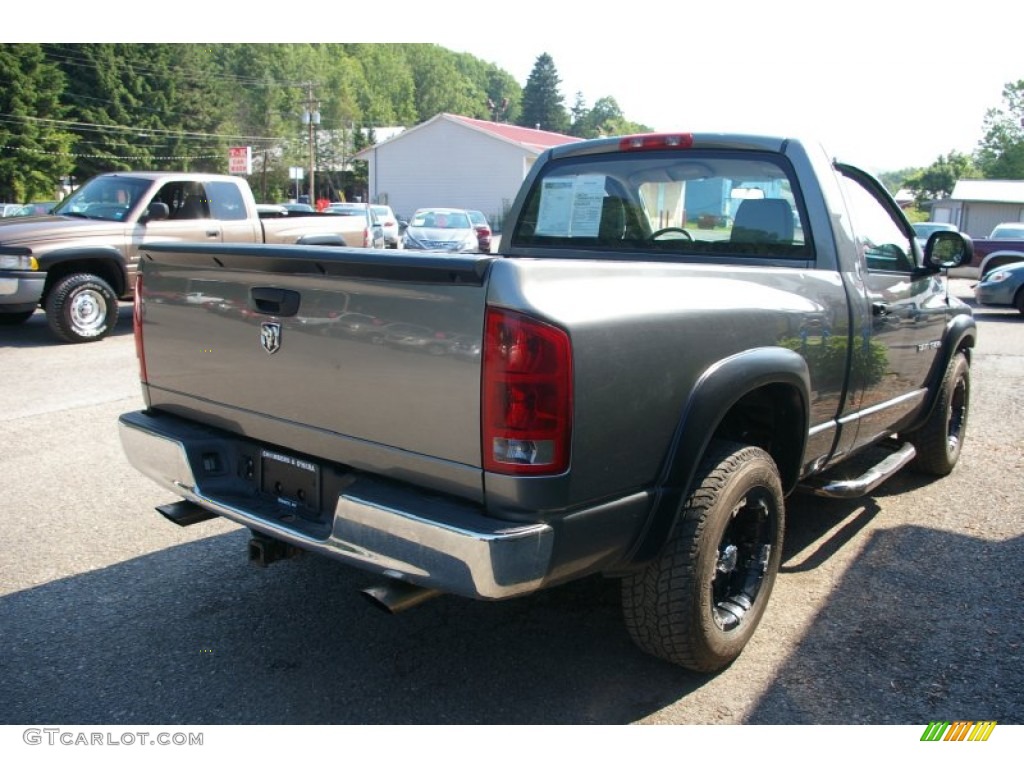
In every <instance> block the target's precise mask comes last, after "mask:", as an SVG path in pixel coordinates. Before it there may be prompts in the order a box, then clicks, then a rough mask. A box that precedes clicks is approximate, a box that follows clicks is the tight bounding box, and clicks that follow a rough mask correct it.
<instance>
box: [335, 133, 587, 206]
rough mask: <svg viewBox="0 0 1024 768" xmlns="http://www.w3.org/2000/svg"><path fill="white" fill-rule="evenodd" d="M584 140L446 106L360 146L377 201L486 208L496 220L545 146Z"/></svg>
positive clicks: (508, 204) (410, 204) (372, 193)
mask: <svg viewBox="0 0 1024 768" xmlns="http://www.w3.org/2000/svg"><path fill="white" fill-rule="evenodd" d="M574 141H579V139H577V138H574V137H572V136H566V135H564V134H561V133H553V132H551V131H541V130H537V129H534V128H523V127H521V126H518V125H508V124H506V123H494V122H490V121H489V120H477V119H474V118H471V117H462V116H461V115H451V114H447V113H441V114H439V115H436V116H435V117H433V118H431V119H430V120H428V121H426V122H425V123H421V124H419V125H417V126H414V127H412V128H409V129H407V130H405V131H403V132H401V133H399V134H398V135H396V136H392V137H391V138H389V139H387V140H386V141H382V142H380V143H379V144H375V145H374V146H372V147H367V148H366V149H364V150H362V151H360V152H359V153H357V154H356V155H355V157H354V159H356V160H365V161H366V162H367V163H368V164H369V168H368V172H369V195H370V200H371V201H372V202H377V203H386V204H387V205H390V206H391V208H392V209H393V210H394V211H395V213H396V214H397V215H398V216H399V217H400V218H403V219H408V218H409V217H410V216H412V213H413V212H414V211H415V210H416V209H417V208H424V207H427V206H444V207H451V208H469V209H474V210H478V211H483V212H484V214H485V215H486V216H487V217H488V219H489V220H490V221H491V223H492V226H493V225H495V224H498V225H499V226H500V222H501V220H502V219H503V218H504V215H505V213H506V212H507V211H508V208H509V206H511V204H512V201H513V199H514V198H515V196H516V193H517V192H518V191H519V187H520V186H521V185H522V182H523V179H524V178H525V176H526V174H527V173H528V172H529V170H530V168H531V167H532V166H533V163H534V162H535V161H536V160H537V158H538V157H539V156H540V154H541V152H543V151H544V150H546V149H548V148H550V147H556V146H559V145H561V144H568V143H571V142H574Z"/></svg>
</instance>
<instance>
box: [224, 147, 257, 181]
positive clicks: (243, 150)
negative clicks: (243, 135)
mask: <svg viewBox="0 0 1024 768" xmlns="http://www.w3.org/2000/svg"><path fill="white" fill-rule="evenodd" d="M228 173H239V174H242V175H244V176H248V175H249V174H250V173H252V147H230V148H228Z"/></svg>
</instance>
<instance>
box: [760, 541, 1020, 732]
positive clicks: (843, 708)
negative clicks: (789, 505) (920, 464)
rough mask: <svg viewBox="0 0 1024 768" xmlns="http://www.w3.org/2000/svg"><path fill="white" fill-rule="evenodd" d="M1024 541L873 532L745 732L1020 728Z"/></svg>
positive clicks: (791, 652)
mask: <svg viewBox="0 0 1024 768" xmlns="http://www.w3.org/2000/svg"><path fill="white" fill-rule="evenodd" d="M1021 563H1024V537H1017V538H1014V539H1011V540H1009V541H987V540H984V539H982V538H978V537H975V536H970V535H958V534H952V533H948V532H941V531H936V530H933V529H930V528H924V527H921V526H917V525H905V526H899V527H896V528H892V529H885V530H875V531H872V532H871V533H870V534H869V535H868V537H867V542H866V544H865V545H864V547H863V549H862V551H861V552H860V554H859V555H858V557H857V558H856V559H855V561H854V562H852V563H851V565H850V566H849V568H848V569H847V570H846V572H845V575H844V576H843V577H842V579H841V580H840V581H839V583H838V584H837V585H836V586H835V587H834V589H833V590H832V591H831V593H830V596H829V599H828V601H827V602H826V603H825V606H824V608H822V609H821V610H820V611H819V612H818V613H817V614H816V615H815V616H814V617H813V620H812V623H811V628H810V630H809V631H807V632H805V633H804V634H803V636H802V637H801V639H800V641H799V642H798V643H797V645H796V647H794V648H792V649H791V650H790V652H789V654H788V657H787V659H786V661H785V662H784V663H783V664H782V666H781V667H780V669H779V670H778V673H777V674H776V676H775V678H774V680H773V681H772V683H771V685H770V686H769V687H768V689H767V690H766V691H765V692H764V693H763V695H761V696H760V697H759V700H758V702H757V704H756V705H755V707H754V708H753V710H752V712H751V713H750V714H749V715H748V717H747V718H746V720H745V722H747V723H751V724H851V725H855V724H874V725H888V724H904V725H912V724H920V725H922V726H923V725H926V724H927V723H929V722H930V721H932V720H949V721H951V722H952V721H956V720H975V721H977V720H996V721H998V722H1000V723H1005V722H1010V723H1020V722H1021V713H1022V712H1024V664H1022V663H1021V662H1022V658H1021V656H1022V653H1021V646H1022V642H1024V631H1022V630H1024V628H1022V621H1021V607H1020V606H1021V599H1022V597H1024V594H1022V588H1021Z"/></svg>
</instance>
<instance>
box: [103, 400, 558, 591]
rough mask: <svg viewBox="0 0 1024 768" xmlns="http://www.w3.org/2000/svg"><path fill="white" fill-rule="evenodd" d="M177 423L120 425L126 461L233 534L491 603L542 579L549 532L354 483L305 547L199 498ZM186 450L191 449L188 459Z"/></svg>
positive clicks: (284, 530)
mask: <svg viewBox="0 0 1024 768" xmlns="http://www.w3.org/2000/svg"><path fill="white" fill-rule="evenodd" d="M176 422H177V420H176V419H174V418H173V417H172V418H168V419H163V418H161V419H159V420H158V419H154V418H152V417H150V416H148V415H147V414H145V413H142V412H135V413H127V414H124V415H122V416H121V418H120V421H119V431H120V436H121V445H122V447H123V448H124V451H125V454H126V455H127V457H128V461H129V462H131V464H132V466H134V467H135V468H136V469H137V470H139V471H140V472H141V473H142V474H144V475H146V476H147V477H149V478H151V479H152V480H155V481H156V482H157V483H158V484H160V485H161V486H163V487H164V488H166V489H167V490H169V491H171V492H172V493H175V494H177V495H178V496H181V497H182V498H184V499H187V500H189V501H191V502H193V503H195V504H198V505H199V506H200V507H202V508H204V509H207V510H209V511H210V512H213V513H215V514H217V515H220V516H222V517H225V518H227V519H229V520H233V521H235V522H237V523H240V524H241V525H244V526H246V527H248V528H251V529H252V530H254V531H259V532H261V533H264V534H266V535H268V536H272V537H274V538H276V539H279V540H281V541H284V542H287V543H289V544H293V545H295V546H297V547H301V548H303V549H306V550H310V551H312V552H316V553H319V554H322V555H326V556H328V557H331V558H334V559H336V560H341V561H343V562H347V563H350V564H352V565H355V566H357V567H359V568H362V569H364V570H368V571H372V572H375V573H379V574H382V575H385V576H388V577H391V578H396V579H401V580H405V581H409V582H411V583H414V584H419V585H421V586H425V587H432V588H434V589H439V590H441V591H443V592H449V593H452V594H457V595H462V596H464V597H470V598H478V599H489V600H494V599H501V598H506V597H513V596H515V595H520V594H525V593H528V592H533V591H536V590H537V589H539V588H540V587H541V586H542V585H543V582H544V579H545V577H546V576H547V575H548V571H549V567H550V565H551V557H552V550H553V544H554V532H553V530H552V528H551V526H549V525H546V524H544V523H535V524H530V525H515V524H511V523H508V522H504V521H501V520H494V519H491V518H487V517H484V516H483V515H481V514H480V512H479V510H478V508H477V507H474V506H473V505H471V504H467V503H462V502H459V501H458V500H451V499H445V498H441V497H439V496H435V495H430V494H425V493H419V492H417V491H416V490H415V489H412V488H410V487H408V486H402V485H399V484H396V483H389V482H386V481H381V480H377V479H374V478H373V477H371V476H368V475H366V476H361V477H360V478H359V479H356V480H355V481H354V482H353V483H352V484H350V485H348V486H347V487H346V488H345V491H344V492H343V493H341V494H339V496H338V499H337V502H336V504H335V508H334V520H333V524H332V526H331V532H330V535H329V536H328V537H327V538H325V539H322V538H315V537H312V536H309V535H307V534H306V533H304V532H303V531H301V530H297V529H296V528H293V527H291V526H288V525H286V524H283V523H280V522H278V521H276V520H274V519H271V518H269V517H266V516H263V515H259V514H255V513H253V512H252V511H250V510H246V509H243V508H240V507H239V506H237V505H236V504H234V503H231V502H228V501H226V500H224V499H218V498H214V497H213V496H212V495H210V494H207V493H204V491H203V488H202V487H200V484H199V483H198V482H197V481H196V476H197V475H199V474H201V473H200V472H197V471H196V464H195V463H194V455H196V454H197V453H198V449H196V446H195V444H198V443H200V442H202V443H204V444H206V445H208V444H209V442H210V441H209V438H208V437H207V438H206V439H205V440H204V439H202V438H199V437H193V436H190V434H189V432H190V431H191V430H190V429H189V428H187V427H185V428H183V429H182V430H181V431H180V433H178V434H176V433H175V424H176ZM190 448H193V449H194V450H190Z"/></svg>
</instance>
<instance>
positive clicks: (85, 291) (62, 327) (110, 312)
mask: <svg viewBox="0 0 1024 768" xmlns="http://www.w3.org/2000/svg"><path fill="white" fill-rule="evenodd" d="M46 318H47V321H48V322H49V324H50V329H51V330H52V331H53V332H54V333H55V334H56V335H57V337H58V338H60V339H61V341H66V342H68V343H70V344H79V343H82V342H87V341H99V340H100V339H102V338H104V337H105V336H108V335H109V334H110V332H111V331H113V330H114V325H115V324H116V323H117V296H116V295H115V293H114V291H113V289H112V288H111V287H110V285H109V284H108V283H107V282H106V280H104V279H103V278H100V277H97V276H96V275H90V274H84V273H79V274H71V275H66V276H64V277H62V278H60V279H59V280H58V281H57V283H56V284H55V285H54V286H53V288H52V289H50V293H49V295H48V296H47V297H46Z"/></svg>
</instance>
